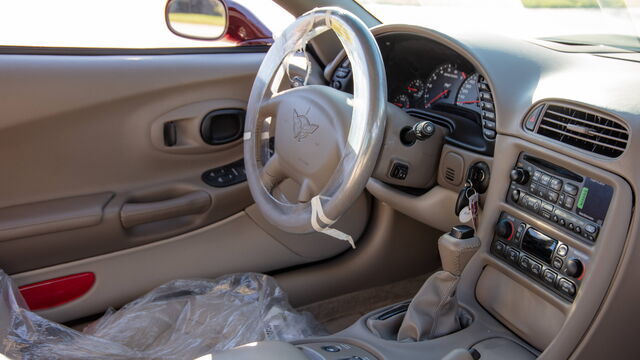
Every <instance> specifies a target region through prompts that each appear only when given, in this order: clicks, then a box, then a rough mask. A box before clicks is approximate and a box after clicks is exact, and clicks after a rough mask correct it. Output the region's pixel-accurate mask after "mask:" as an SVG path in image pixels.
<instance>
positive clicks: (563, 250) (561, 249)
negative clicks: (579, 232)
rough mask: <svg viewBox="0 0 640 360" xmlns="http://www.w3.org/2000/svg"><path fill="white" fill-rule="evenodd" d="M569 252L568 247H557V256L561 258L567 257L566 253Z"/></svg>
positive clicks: (563, 245)
mask: <svg viewBox="0 0 640 360" xmlns="http://www.w3.org/2000/svg"><path fill="white" fill-rule="evenodd" d="M568 252H569V247H568V246H567V245H565V244H562V245H560V246H558V252H557V254H558V256H562V257H565V256H567V253H568Z"/></svg>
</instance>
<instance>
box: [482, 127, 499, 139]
mask: <svg viewBox="0 0 640 360" xmlns="http://www.w3.org/2000/svg"><path fill="white" fill-rule="evenodd" d="M482 133H483V134H484V137H486V138H487V139H495V138H496V132H495V131H493V130H489V129H484V131H482Z"/></svg>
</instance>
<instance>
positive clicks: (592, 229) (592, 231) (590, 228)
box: [584, 224, 597, 234]
mask: <svg viewBox="0 0 640 360" xmlns="http://www.w3.org/2000/svg"><path fill="white" fill-rule="evenodd" d="M584 231H586V232H587V233H588V234H595V233H596V231H597V229H596V227H595V226H593V225H591V224H587V225H586V226H585V227H584Z"/></svg>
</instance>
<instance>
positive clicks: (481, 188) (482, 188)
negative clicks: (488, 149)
mask: <svg viewBox="0 0 640 360" xmlns="http://www.w3.org/2000/svg"><path fill="white" fill-rule="evenodd" d="M490 177H491V171H490V170H489V165H487V163H486V162H484V161H478V162H477V163H475V164H473V165H472V166H471V167H470V168H469V172H468V173H467V180H469V181H471V183H472V184H473V189H474V190H475V191H477V192H478V194H484V193H485V192H486V191H487V189H488V188H489V178H490Z"/></svg>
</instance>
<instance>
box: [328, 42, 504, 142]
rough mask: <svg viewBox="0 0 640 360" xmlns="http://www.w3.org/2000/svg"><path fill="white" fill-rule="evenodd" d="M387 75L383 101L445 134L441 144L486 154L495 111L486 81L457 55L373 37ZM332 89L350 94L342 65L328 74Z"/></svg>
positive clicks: (346, 67) (432, 45) (492, 137)
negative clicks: (435, 126) (386, 97)
mask: <svg viewBox="0 0 640 360" xmlns="http://www.w3.org/2000/svg"><path fill="white" fill-rule="evenodd" d="M377 40H378V44H379V46H380V50H381V53H382V57H383V59H384V63H385V68H386V72H387V74H386V75H387V88H388V102H390V103H391V104H393V105H395V106H397V107H399V108H401V109H403V110H404V111H406V112H407V113H409V114H410V115H412V116H414V117H415V118H416V119H418V120H430V121H433V122H434V123H436V124H438V125H441V126H444V127H446V128H447V129H448V130H449V135H448V136H447V139H446V140H447V142H449V143H452V144H454V145H456V146H460V147H463V148H466V149H467V150H471V151H474V152H478V153H482V154H486V155H491V154H492V153H493V142H494V140H495V137H496V131H495V130H496V126H495V124H496V110H495V104H494V99H493V94H492V91H491V88H490V85H489V82H488V81H487V79H486V77H485V76H484V75H483V74H481V73H480V72H479V71H478V69H476V68H475V67H474V66H473V65H472V64H471V63H469V62H468V61H467V60H466V59H465V58H464V57H463V56H461V55H460V54H458V53H457V52H455V51H453V50H452V49H450V48H448V47H446V46H444V45H442V44H440V43H437V42H435V41H432V40H429V39H426V38H424V37H419V36H415V35H411V34H395V33H392V34H385V35H382V36H379V37H378V38H377ZM331 85H332V86H333V87H335V88H338V89H341V90H345V91H348V92H351V91H352V83H351V78H350V67H349V64H348V62H346V63H345V62H343V64H342V65H341V66H340V67H338V68H337V69H336V70H335V72H334V73H333V76H332V81H331Z"/></svg>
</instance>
